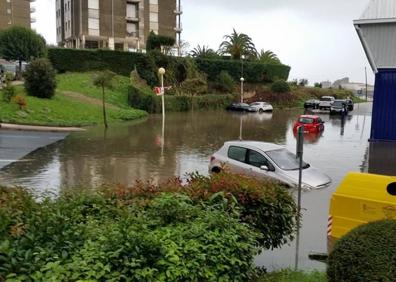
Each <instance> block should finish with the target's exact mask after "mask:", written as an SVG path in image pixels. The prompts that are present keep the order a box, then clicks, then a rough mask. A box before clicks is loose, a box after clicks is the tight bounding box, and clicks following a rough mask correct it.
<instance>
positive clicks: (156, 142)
mask: <svg viewBox="0 0 396 282" xmlns="http://www.w3.org/2000/svg"><path fill="white" fill-rule="evenodd" d="M302 113H303V112H302V111H301V110H277V111H275V112H274V113H264V114H239V113H228V112H225V111H210V112H189V113H170V114H167V117H166V123H165V128H164V135H162V118H161V116H160V115H153V116H150V117H149V118H148V119H147V120H143V121H137V122H132V123H127V124H125V123H124V124H119V125H111V127H110V128H109V130H107V131H105V130H104V129H103V128H102V127H97V128H91V129H89V130H88V131H87V132H81V133H72V134H70V135H69V136H68V137H67V138H66V139H65V140H64V141H61V142H57V143H55V144H53V145H50V146H47V147H46V148H43V149H41V150H37V151H35V152H32V153H31V154H29V155H28V156H26V157H25V158H24V159H22V162H17V163H12V164H10V165H8V166H6V167H4V168H3V169H2V170H1V171H0V183H1V184H8V185H24V186H28V187H32V188H35V189H36V190H37V191H38V192H41V191H44V190H50V191H53V192H55V193H56V192H58V191H59V190H60V189H66V188H65V187H70V186H82V185H83V186H95V185H98V184H101V183H121V184H131V183H133V182H134V181H136V180H137V179H143V180H148V179H151V180H153V181H157V182H158V181H161V180H165V179H166V178H168V177H171V176H183V175H185V174H186V173H187V172H192V171H198V172H200V173H202V174H207V170H208V162H209V158H210V155H211V154H212V153H213V152H214V151H216V150H217V149H218V148H220V147H221V146H222V145H223V143H224V142H225V141H229V140H235V139H238V138H240V137H241V138H243V139H245V140H258V141H266V142H273V143H277V144H281V145H284V146H286V147H287V148H288V149H289V150H290V151H292V152H294V151H295V147H296V139H295V136H294V135H293V130H292V126H293V123H294V121H295V119H296V117H297V116H298V115H299V114H302ZM320 116H321V117H322V119H323V120H324V121H325V131H324V132H323V133H322V134H319V135H315V134H313V135H306V136H305V141H306V144H305V147H304V150H305V151H304V160H305V161H306V162H308V163H310V164H311V165H313V166H314V167H316V168H318V169H320V170H321V171H323V172H325V173H326V174H328V175H329V176H330V177H331V178H332V180H333V183H332V185H331V186H330V187H329V188H326V189H323V190H319V191H310V192H305V193H303V195H302V206H303V223H302V229H301V234H300V235H301V236H300V246H299V254H298V267H299V268H300V269H313V268H316V269H323V268H324V265H323V264H321V263H318V262H313V261H310V260H309V259H308V254H309V253H310V252H311V251H316V252H326V229H327V216H328V207H329V200H330V197H331V194H332V193H333V192H334V191H335V189H336V188H337V186H338V184H339V183H340V182H341V180H342V179H343V177H344V176H345V174H346V173H348V172H349V171H363V172H367V171H370V172H376V173H386V174H390V175H392V174H393V175H395V174H396V171H395V170H396V164H395V159H396V147H395V145H394V144H393V143H390V144H379V143H373V144H369V142H368V138H369V135H370V125H371V104H370V103H367V104H361V105H356V109H355V111H354V112H352V113H351V114H350V115H349V116H347V117H346V118H345V119H341V118H340V117H339V116H329V115H328V114H321V115H320ZM0 138H1V137H0ZM0 140H1V139H0ZM0 142H1V141H0ZM0 144H1V143H0ZM26 144H30V142H27V143H26ZM3 147H4V146H3ZM3 147H2V148H3ZM392 152H393V153H392ZM2 158H3V157H2ZM391 162H393V166H392V165H391V164H392V163H391ZM387 164H389V165H387ZM295 250H296V247H295V242H293V243H292V244H290V245H289V246H284V247H283V248H282V249H280V250H274V251H265V252H264V253H263V254H262V255H260V256H259V257H257V259H256V263H257V264H258V265H264V266H266V267H267V268H268V269H273V268H282V267H294V266H295V254H296V251H295Z"/></svg>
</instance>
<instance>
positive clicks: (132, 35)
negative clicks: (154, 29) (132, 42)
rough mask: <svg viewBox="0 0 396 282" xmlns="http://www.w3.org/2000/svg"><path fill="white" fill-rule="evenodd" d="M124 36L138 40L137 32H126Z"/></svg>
mask: <svg viewBox="0 0 396 282" xmlns="http://www.w3.org/2000/svg"><path fill="white" fill-rule="evenodd" d="M126 36H127V37H134V38H139V32H137V31H132V32H127V33H126Z"/></svg>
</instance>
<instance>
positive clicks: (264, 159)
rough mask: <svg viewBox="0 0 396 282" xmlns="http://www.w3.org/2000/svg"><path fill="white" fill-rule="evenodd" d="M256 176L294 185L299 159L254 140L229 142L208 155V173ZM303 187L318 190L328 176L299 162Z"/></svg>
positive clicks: (273, 146)
mask: <svg viewBox="0 0 396 282" xmlns="http://www.w3.org/2000/svg"><path fill="white" fill-rule="evenodd" d="M224 168H226V169H228V170H230V171H231V172H233V173H238V174H244V175H248V176H252V177H255V178H258V179H263V178H272V179H275V180H278V181H280V182H282V183H284V184H286V185H287V186H289V187H297V185H298V174H299V171H298V168H299V161H298V159H296V156H295V155H294V154H292V153H291V152H289V151H288V150H286V149H285V148H284V147H282V146H279V145H276V144H272V143H265V142H256V141H230V142H226V143H224V145H223V147H221V149H220V150H219V151H217V152H216V153H214V154H213V155H212V156H211V159H210V164H209V172H210V173H217V172H220V171H221V170H222V169H224ZM302 182H303V189H321V188H325V187H327V186H329V184H330V183H331V179H330V177H328V176H327V175H326V174H323V173H321V172H320V171H318V170H317V169H315V168H313V167H311V166H310V165H309V164H307V163H303V178H302Z"/></svg>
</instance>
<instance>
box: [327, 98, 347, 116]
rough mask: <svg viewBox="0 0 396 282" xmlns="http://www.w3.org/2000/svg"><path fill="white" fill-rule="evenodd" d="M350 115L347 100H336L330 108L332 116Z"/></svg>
mask: <svg viewBox="0 0 396 282" xmlns="http://www.w3.org/2000/svg"><path fill="white" fill-rule="evenodd" d="M347 113H348V105H347V101H346V100H335V101H334V102H333V104H332V105H331V107H330V114H331V115H333V114H340V115H346V114H347Z"/></svg>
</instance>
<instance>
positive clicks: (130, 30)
mask: <svg viewBox="0 0 396 282" xmlns="http://www.w3.org/2000/svg"><path fill="white" fill-rule="evenodd" d="M127 34H128V36H129V37H138V36H139V34H138V24H137V23H131V22H127Z"/></svg>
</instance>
